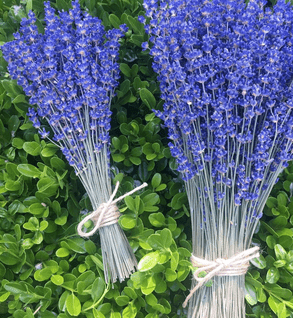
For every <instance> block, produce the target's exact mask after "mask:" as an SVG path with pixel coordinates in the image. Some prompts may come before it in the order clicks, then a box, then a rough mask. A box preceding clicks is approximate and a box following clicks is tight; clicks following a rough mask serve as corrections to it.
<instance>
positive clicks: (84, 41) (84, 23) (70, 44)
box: [2, 0, 127, 171]
mask: <svg viewBox="0 0 293 318" xmlns="http://www.w3.org/2000/svg"><path fill="white" fill-rule="evenodd" d="M72 7H73V8H72V9H71V10H69V12H59V13H58V15H56V14H55V10H54V9H53V8H51V6H50V2H49V1H48V2H45V19H44V20H45V23H46V27H45V32H44V34H40V33H39V32H38V29H37V26H36V24H35V23H36V18H35V15H34V13H33V12H31V11H30V12H29V14H28V18H27V19H23V20H22V21H21V27H20V30H19V32H17V33H16V34H14V37H15V40H14V41H12V42H9V43H6V44H4V45H3V46H2V51H3V55H4V58H5V59H6V60H7V62H8V70H9V73H10V75H11V77H12V78H13V79H15V80H17V83H18V84H19V85H21V86H22V87H23V89H24V92H25V93H26V94H27V95H28V96H30V103H31V104H37V105H38V108H37V110H36V111H35V110H34V108H29V111H28V116H29V118H30V119H31V120H32V122H33V125H34V127H36V128H37V129H39V132H40V134H41V136H42V137H43V138H46V137H48V135H49V133H48V132H47V131H45V130H44V128H43V129H41V128H40V127H41V124H40V120H42V119H46V120H47V121H48V123H49V124H50V126H51V128H52V131H53V134H54V136H53V140H55V141H56V142H57V143H58V144H60V145H61V150H62V152H63V154H64V155H65V157H66V158H67V160H68V161H69V163H70V164H71V165H72V166H74V168H75V169H76V171H79V170H82V169H84V168H85V167H86V166H87V164H88V162H89V161H90V157H89V149H93V150H94V151H95V152H96V153H99V152H101V151H102V149H104V148H105V149H108V148H109V141H110V137H109V129H110V119H111V111H110V109H109V108H110V102H111V99H112V97H113V96H114V90H115V88H116V87H117V85H118V79H119V66H118V63H117V59H118V54H119V52H118V51H119V47H120V43H119V39H120V38H121V37H122V36H123V34H124V32H125V31H127V28H126V26H125V25H122V26H121V30H118V29H113V30H109V31H107V32H106V31H105V30H104V27H103V25H102V24H101V20H100V19H98V18H96V17H92V16H90V15H89V14H88V13H86V12H82V11H81V8H80V6H79V3H78V0H75V1H73V2H72ZM106 152H107V151H106Z"/></svg>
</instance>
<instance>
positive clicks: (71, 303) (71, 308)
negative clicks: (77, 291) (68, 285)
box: [66, 293, 81, 317]
mask: <svg viewBox="0 0 293 318" xmlns="http://www.w3.org/2000/svg"><path fill="white" fill-rule="evenodd" d="M66 309H67V311H68V312H69V314H70V315H71V316H74V317H76V316H78V315H79V314H80V312H81V304H80V301H79V299H78V298H77V297H76V296H75V295H74V294H73V293H72V294H70V295H69V296H68V297H67V298H66Z"/></svg>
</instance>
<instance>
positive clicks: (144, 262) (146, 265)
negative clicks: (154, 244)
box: [138, 251, 160, 272]
mask: <svg viewBox="0 0 293 318" xmlns="http://www.w3.org/2000/svg"><path fill="white" fill-rule="evenodd" d="M159 259H160V252H159V251H155V252H151V253H148V254H146V255H145V256H143V258H142V259H141V260H140V261H139V263H138V269H139V270H140V271H141V272H146V271H148V270H150V269H152V268H153V267H155V266H156V265H157V264H158V261H159Z"/></svg>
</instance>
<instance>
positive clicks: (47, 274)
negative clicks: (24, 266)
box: [34, 267, 52, 282]
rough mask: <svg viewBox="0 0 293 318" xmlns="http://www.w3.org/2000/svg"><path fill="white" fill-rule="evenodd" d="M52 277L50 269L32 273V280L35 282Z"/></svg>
mask: <svg viewBox="0 0 293 318" xmlns="http://www.w3.org/2000/svg"><path fill="white" fill-rule="evenodd" d="M51 276H52V271H51V269H50V268H48V267H47V268H43V269H40V270H37V271H36V272H35V273H34V278H35V280H37V281H38V282H42V281H44V280H48V279H49V278H50V277H51Z"/></svg>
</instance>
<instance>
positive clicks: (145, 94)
mask: <svg viewBox="0 0 293 318" xmlns="http://www.w3.org/2000/svg"><path fill="white" fill-rule="evenodd" d="M139 95H140V98H141V100H142V101H143V103H144V104H146V105H147V106H148V108H149V109H150V110H152V109H154V108H155V107H156V99H155V97H154V95H153V94H152V93H151V92H150V91H149V90H148V89H147V88H142V89H141V90H140V91H139Z"/></svg>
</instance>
